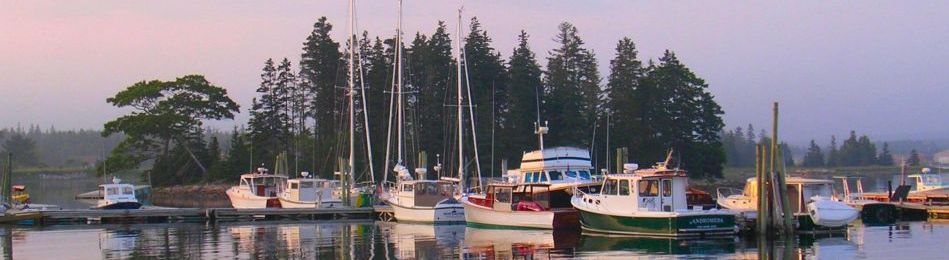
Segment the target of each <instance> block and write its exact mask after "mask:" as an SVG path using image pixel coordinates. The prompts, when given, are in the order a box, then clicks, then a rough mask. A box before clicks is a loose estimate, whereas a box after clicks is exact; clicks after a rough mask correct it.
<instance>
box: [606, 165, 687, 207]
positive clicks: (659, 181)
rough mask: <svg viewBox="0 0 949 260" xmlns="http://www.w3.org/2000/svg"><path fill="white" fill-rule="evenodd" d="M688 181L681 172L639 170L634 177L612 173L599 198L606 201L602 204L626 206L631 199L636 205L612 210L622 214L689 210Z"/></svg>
mask: <svg viewBox="0 0 949 260" xmlns="http://www.w3.org/2000/svg"><path fill="white" fill-rule="evenodd" d="M688 180H689V178H688V177H687V176H686V173H685V171H683V170H678V169H655V168H653V169H643V170H638V171H635V173H632V174H629V173H625V174H611V175H607V176H606V179H605V180H603V184H602V187H601V188H600V195H601V196H600V199H602V200H604V201H603V202H602V203H606V205H623V204H624V203H626V202H628V201H630V200H632V201H634V202H635V205H632V206H633V207H629V208H626V209H620V208H616V209H611V210H615V211H619V213H623V212H622V211H661V212H673V211H682V210H688V206H689V205H688V202H687V199H686V187H687V186H688ZM631 198H632V199H631ZM597 204H599V203H597ZM627 213H628V212H627Z"/></svg>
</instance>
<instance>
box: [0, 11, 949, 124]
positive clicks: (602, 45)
mask: <svg viewBox="0 0 949 260" xmlns="http://www.w3.org/2000/svg"><path fill="white" fill-rule="evenodd" d="M731 4H734V2H725V1H714V2H699V3H679V2H675V3H667V2H646V3H640V2H636V3H630V2H626V1H604V2H598V3H580V2H575V1H545V2H543V4H540V2H538V1H523V2H521V1H519V2H508V1H477V2H475V1H471V2H466V3H465V17H466V19H465V21H466V22H467V20H468V18H470V17H472V16H477V17H478V18H479V20H480V21H481V23H482V25H483V28H484V29H485V30H486V31H487V32H488V34H489V36H491V37H492V39H493V40H494V43H493V47H495V48H496V49H497V50H498V51H500V52H501V53H502V57H504V58H508V57H509V56H510V52H511V49H513V48H514V46H515V39H516V36H517V33H518V32H519V31H520V30H521V29H524V30H526V31H527V32H528V33H529V34H530V35H531V42H530V43H531V47H532V49H533V50H534V52H536V53H537V55H538V59H539V60H540V61H541V64H542V65H543V64H545V63H546V59H545V57H546V56H547V52H548V51H549V50H550V49H552V48H553V47H554V46H555V43H554V42H553V41H552V40H551V39H552V38H553V36H554V34H555V31H556V28H557V24H559V23H560V22H563V21H568V22H571V23H573V24H574V25H576V26H577V28H578V29H579V31H580V35H581V37H582V38H583V39H584V41H585V42H586V47H587V48H588V49H591V50H593V51H594V52H595V53H596V55H597V59H598V61H599V64H600V66H599V68H600V73H601V75H602V76H603V78H604V82H602V84H606V82H605V79H606V78H607V76H608V75H609V70H608V69H609V67H608V64H609V60H610V59H612V58H613V54H614V52H613V48H614V47H615V44H616V42H617V41H618V40H619V39H621V38H622V37H630V38H632V39H633V40H634V41H635V43H636V45H637V48H638V49H639V53H640V59H642V60H644V61H645V60H648V59H656V58H658V57H659V56H660V55H661V54H662V52H663V50H665V49H669V50H672V51H674V52H676V54H677V55H678V57H679V59H680V60H682V61H683V62H684V63H685V64H686V65H688V66H689V67H690V68H691V69H692V70H693V72H695V73H696V74H697V75H698V76H700V77H702V78H704V79H705V80H706V81H707V83H708V84H709V86H710V90H711V92H712V93H713V94H714V95H715V96H716V101H717V102H718V103H719V104H720V105H721V106H722V107H723V109H724V110H725V115H724V119H725V122H726V129H729V130H730V129H734V128H735V127H736V126H741V127H742V128H744V127H745V126H747V125H748V124H749V123H751V124H754V125H755V127H756V128H757V129H761V128H770V116H771V102H773V101H779V102H781V112H782V113H781V129H780V134H781V137H782V139H785V140H788V141H790V142H793V143H801V142H806V141H807V140H810V139H811V138H816V139H817V141H818V142H821V143H826V142H828V140H829V138H830V136H831V135H837V136H838V137H839V138H844V137H845V136H846V135H847V134H849V131H850V130H856V131H857V132H858V134H867V135H869V136H870V137H871V138H872V139H873V140H901V139H946V138H947V137H949V120H944V119H943V120H940V118H941V114H943V113H942V112H943V111H949V102H946V100H945V97H949V87H947V86H946V83H945V82H947V81H949V74H947V73H941V72H940V70H941V69H942V68H946V67H949V27H946V26H944V25H945V24H949V16H946V15H944V13H945V12H944V11H945V10H949V8H947V7H949V3H943V2H931V3H921V2H913V3H905V2H899V3H884V2H873V3H869V2H860V3H853V2H851V3H840V2H822V1H808V2H795V3H758V2H746V3H742V4H741V5H740V6H733V5H731ZM458 5H459V2H456V1H435V2H422V1H406V3H405V12H404V15H405V18H404V19H405V21H404V27H405V30H406V34H407V35H408V36H407V37H411V35H414V34H415V32H417V31H418V32H420V33H423V34H431V32H432V31H434V29H435V26H436V23H437V21H439V20H441V21H445V22H446V24H447V25H448V26H449V27H450V28H452V30H450V31H451V32H452V33H453V32H454V27H455V15H456V10H457V8H458ZM357 7H358V8H359V9H358V11H359V21H358V25H359V27H360V31H362V30H367V31H368V32H369V34H370V36H372V37H375V36H379V37H387V36H390V35H392V34H394V27H395V19H396V16H395V15H396V14H395V7H396V2H395V1H372V2H368V1H363V2H359V3H358V6H357ZM346 15H347V2H346V1H332V2H330V1H318V2H302V1H292V2H279V3H264V2H231V1H208V2H204V1H202V2H190V1H164V2H161V3H157V2H134V3H133V2H125V1H95V2H48V1H42V2H33V1H31V2H4V3H2V4H0V34H2V35H3V37H0V60H3V62H0V90H2V93H0V127H4V128H6V127H15V126H16V125H17V124H18V123H19V124H21V125H23V126H24V127H25V126H27V125H30V124H38V125H40V126H41V127H42V128H43V129H46V128H48V127H49V126H50V125H54V126H55V127H56V128H57V129H77V128H86V129H101V128H102V124H103V123H104V122H106V121H108V120H110V119H111V118H114V117H115V116H118V115H121V114H123V113H124V112H127V111H122V110H118V109H115V108H113V107H111V106H110V105H108V104H107V103H105V99H106V98H107V97H109V96H111V95H113V94H114V93H115V92H117V91H119V90H121V89H124V88H125V87H127V86H129V85H131V84H133V83H135V82H137V81H141V80H149V79H162V80H171V79H174V78H175V77H178V76H182V75H186V74H203V75H205V76H207V78H208V79H209V80H210V81H211V82H212V83H214V84H216V85H218V86H222V87H225V88H227V89H228V91H229V94H230V96H231V98H232V99H234V100H235V101H237V102H238V103H240V104H241V105H242V106H241V111H242V114H241V115H239V116H238V117H237V118H235V120H233V121H231V120H229V121H221V122H212V123H210V124H209V126H212V127H215V128H218V129H222V130H229V129H230V128H231V127H232V126H233V125H241V124H244V123H246V120H247V113H246V108H247V107H248V106H249V104H250V100H251V98H253V97H254V96H256V93H255V92H254V90H255V89H256V87H257V85H258V84H259V74H260V69H261V68H262V67H263V64H264V61H265V60H266V59H267V58H274V59H282V58H284V57H287V58H289V59H290V60H292V61H294V66H296V61H297V60H298V59H299V56H300V53H301V52H302V51H301V47H302V43H303V41H304V39H305V38H306V36H307V35H308V34H309V32H310V31H311V29H312V25H313V23H314V22H315V21H316V19H317V18H318V17H320V16H327V17H328V18H329V21H330V22H331V23H332V24H333V25H334V28H333V32H334V35H335V40H337V41H341V40H342V39H343V38H345V36H343V35H344V32H345V30H347V24H346ZM476 98H477V97H476ZM553 129H554V130H556V126H553ZM842 136H843V137H842Z"/></svg>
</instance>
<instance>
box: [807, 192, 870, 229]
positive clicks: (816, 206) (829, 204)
mask: <svg viewBox="0 0 949 260" xmlns="http://www.w3.org/2000/svg"><path fill="white" fill-rule="evenodd" d="M807 211H808V214H810V215H811V219H812V220H813V221H814V224H817V225H820V226H825V227H842V226H846V225H847V224H850V222H853V221H854V220H856V219H857V217H859V216H860V212H859V211H857V209H855V208H853V207H851V206H848V205H847V204H844V203H843V202H839V201H833V200H828V199H816V200H815V201H813V202H811V203H808V204H807Z"/></svg>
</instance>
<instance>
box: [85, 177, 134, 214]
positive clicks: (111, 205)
mask: <svg viewBox="0 0 949 260" xmlns="http://www.w3.org/2000/svg"><path fill="white" fill-rule="evenodd" d="M121 182H122V180H120V179H119V178H117V177H112V183H108V184H102V185H99V194H101V195H102V198H101V199H99V200H98V202H97V203H96V207H95V208H97V209H138V208H141V207H142V203H140V202H138V199H136V198H135V186H134V185H132V184H128V183H121Z"/></svg>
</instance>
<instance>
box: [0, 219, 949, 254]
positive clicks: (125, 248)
mask: <svg viewBox="0 0 949 260" xmlns="http://www.w3.org/2000/svg"><path fill="white" fill-rule="evenodd" d="M0 238H2V243H0V247H2V248H3V255H4V258H5V259H11V258H13V256H16V258H15V259H64V258H66V259H100V258H101V259H127V258H155V257H157V258H172V259H194V258H203V259H235V258H236V259H260V258H263V259H287V258H291V259H547V258H596V259H602V258H628V257H631V256H633V257H636V256H659V257H683V256H685V257H688V258H743V259H755V258H759V259H802V258H805V259H812V258H817V259H825V258H826V259H837V258H844V259H849V258H870V259H875V258H884V259H886V258H907V257H910V256H913V257H917V258H922V259H938V258H941V256H942V255H943V254H944V253H943V249H944V248H943V247H944V246H942V245H943V244H945V241H947V240H949V223H944V222H909V223H900V224H898V225H891V226H863V225H861V224H858V225H854V226H852V227H851V228H850V229H849V230H848V231H847V233H845V234H839V235H835V236H814V235H800V236H796V237H794V238H792V239H785V240H756V239H754V238H734V237H733V238H700V239H679V240H676V239H666V238H646V237H622V236H609V235H596V234H582V235H581V234H579V233H577V232H565V233H558V232H553V231H548V230H504V229H484V228H475V227H466V226H464V225H449V226H432V225H421V224H397V223H373V222H285V223H281V222H250V223H221V224H217V225H207V224H185V223H182V224H144V225H143V224H138V225H66V226H52V227H40V228H28V227H10V226H0Z"/></svg>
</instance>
